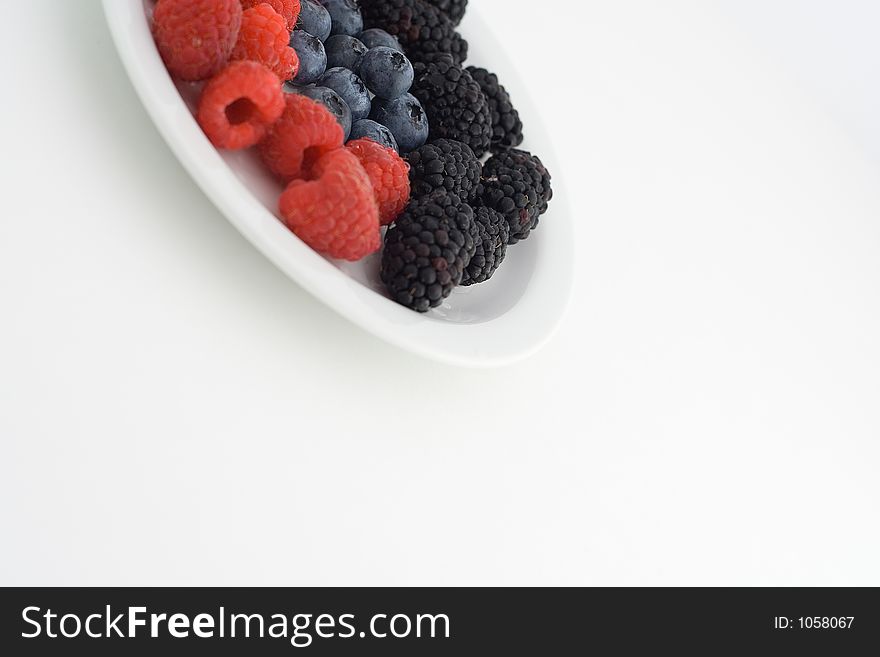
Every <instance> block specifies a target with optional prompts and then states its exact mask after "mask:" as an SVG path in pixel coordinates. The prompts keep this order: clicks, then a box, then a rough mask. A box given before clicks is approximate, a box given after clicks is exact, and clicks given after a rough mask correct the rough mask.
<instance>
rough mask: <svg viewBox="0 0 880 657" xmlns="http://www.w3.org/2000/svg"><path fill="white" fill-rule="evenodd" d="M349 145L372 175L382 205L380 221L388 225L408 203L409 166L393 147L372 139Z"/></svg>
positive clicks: (375, 190)
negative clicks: (387, 146)
mask: <svg viewBox="0 0 880 657" xmlns="http://www.w3.org/2000/svg"><path fill="white" fill-rule="evenodd" d="M346 148H347V149H348V150H349V151H351V152H352V153H353V154H354V155H355V156H356V157H357V159H358V160H359V161H360V163H361V166H362V167H363V168H364V171H366V172H367V175H368V176H369V177H370V182H371V183H372V185H373V192H374V194H375V195H376V204H377V205H378V206H379V222H380V223H381V224H382V225H383V226H387V225H388V224H390V223H391V222H392V221H394V220H395V219H397V216H398V215H399V214H400V213H401V212H403V209H404V208H405V207H406V204H407V203H408V202H409V165H408V164H407V163H406V162H404V161H403V159H402V158H401V157H400V155H398V154H397V153H396V152H395V151H394V149H391V148H385V147H384V146H382V145H380V144H377V143H376V142H374V141H373V140H372V139H357V140H355V141H350V142H348V144H347V145H346Z"/></svg>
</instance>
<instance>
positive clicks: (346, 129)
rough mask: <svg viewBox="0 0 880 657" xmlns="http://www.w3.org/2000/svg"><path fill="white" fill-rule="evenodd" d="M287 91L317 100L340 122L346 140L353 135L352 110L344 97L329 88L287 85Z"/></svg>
mask: <svg viewBox="0 0 880 657" xmlns="http://www.w3.org/2000/svg"><path fill="white" fill-rule="evenodd" d="M285 91H288V92H292V93H297V94H299V95H300V96H305V97H306V98H311V99H312V100H317V101H318V102H319V103H321V104H322V105H324V106H325V107H326V108H327V109H328V110H330V113H331V114H332V115H333V116H335V117H336V120H337V121H339V125H341V126H342V132H343V133H345V140H346V141H347V140H348V135H349V134H350V133H351V109H349V107H348V104H347V103H346V102H345V101H344V100H342V96H340V95H339V94H338V93H336V92H335V91H333V90H332V89H328V88H327V87H297V86H295V85H285Z"/></svg>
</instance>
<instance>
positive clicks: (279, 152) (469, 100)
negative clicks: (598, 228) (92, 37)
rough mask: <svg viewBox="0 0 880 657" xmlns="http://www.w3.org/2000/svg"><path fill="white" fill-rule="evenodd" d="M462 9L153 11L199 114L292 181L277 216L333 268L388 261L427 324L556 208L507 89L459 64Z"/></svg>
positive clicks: (398, 295) (313, 3)
mask: <svg viewBox="0 0 880 657" xmlns="http://www.w3.org/2000/svg"><path fill="white" fill-rule="evenodd" d="M466 8H467V0H157V2H155V5H154V7H153V13H152V28H153V34H154V37H155V39H156V44H157V47H158V49H159V52H160V54H161V55H162V58H163V60H164V62H165V64H166V66H167V67H168V70H169V72H170V73H171V74H172V75H173V76H174V77H175V78H177V79H179V80H181V81H184V82H190V83H194V84H201V85H203V86H202V88H201V96H200V99H199V103H198V108H197V111H196V118H197V119H198V122H199V124H200V125H201V127H202V129H203V130H204V132H205V134H206V135H207V137H208V139H210V140H211V142H212V143H213V144H214V145H215V146H216V147H217V148H222V149H230V150H238V149H246V148H254V149H255V152H256V153H257V154H258V155H259V157H260V158H261V160H262V161H263V163H264V164H265V166H266V167H267V168H268V169H269V171H271V172H272V174H273V175H275V176H276V177H277V178H278V179H279V180H280V181H281V182H282V183H284V185H285V189H284V191H283V193H282V194H281V197H280V199H279V204H278V209H279V215H280V218H281V220H282V221H283V222H284V224H285V225H286V226H287V227H288V228H289V229H290V230H291V231H293V232H294V233H295V234H296V235H297V236H298V237H300V238H301V239H302V240H303V241H304V242H306V243H307V244H309V246H311V247H312V248H313V249H315V250H316V251H319V252H320V253H322V254H324V255H326V256H328V257H331V258H337V259H344V260H352V261H355V260H361V259H363V258H365V257H366V256H368V255H371V254H373V253H376V252H377V251H380V250H381V251H382V258H381V271H380V277H381V279H382V281H383V283H384V284H385V286H386V288H387V290H388V292H389V295H390V296H391V298H392V299H394V300H395V301H396V302H398V303H400V304H402V305H404V306H406V307H408V308H411V309H413V310H416V311H419V312H427V311H429V310H430V309H431V308H435V307H437V306H439V305H440V304H442V303H443V301H444V300H445V299H446V298H447V297H448V296H449V295H450V294H451V293H452V291H453V290H454V289H455V288H456V287H458V286H467V285H476V284H479V283H484V282H485V281H488V280H489V279H490V278H492V276H493V275H494V274H495V272H496V271H497V270H498V268H499V267H500V266H501V264H502V263H503V262H504V260H505V257H506V255H507V249H508V247H509V246H512V245H515V244H517V243H518V242H520V241H522V240H524V239H526V238H527V237H529V235H530V234H531V232H532V231H533V230H535V228H537V226H538V222H539V219H540V217H541V215H543V214H544V213H545V212H546V211H547V207H548V204H549V202H550V200H551V198H552V196H553V191H552V187H551V179H550V174H549V173H548V172H547V169H546V167H545V166H544V165H543V163H542V162H541V160H540V159H539V158H537V157H535V156H534V155H532V154H530V153H527V152H525V151H522V150H517V147H518V146H520V145H521V144H522V141H523V126H522V122H521V121H520V118H519V114H518V112H517V111H516V109H515V108H514V106H513V104H512V103H511V100H510V96H509V94H508V93H507V91H506V90H505V88H504V87H503V86H502V85H501V84H500V83H499V81H498V77H497V76H496V75H495V74H493V73H490V72H489V71H488V70H486V69H484V68H477V67H473V66H469V67H465V66H464V62H465V60H466V59H467V53H468V45H467V41H465V40H464V39H463V38H462V37H461V35H460V34H459V33H458V31H457V29H456V28H457V26H458V24H459V22H460V21H461V19H462V17H463V16H464V13H465V10H466Z"/></svg>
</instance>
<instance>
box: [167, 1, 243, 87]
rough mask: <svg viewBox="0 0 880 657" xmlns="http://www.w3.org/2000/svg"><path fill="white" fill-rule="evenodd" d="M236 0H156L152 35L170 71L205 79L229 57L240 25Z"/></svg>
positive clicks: (186, 78) (187, 76) (178, 74)
mask: <svg viewBox="0 0 880 657" xmlns="http://www.w3.org/2000/svg"><path fill="white" fill-rule="evenodd" d="M241 16H242V11H241V5H240V4H239V3H238V0H159V2H157V3H156V7H155V9H154V10H153V36H154V38H155V39H156V45H157V46H158V48H159V53H160V54H161V55H162V59H163V60H164V61H165V66H167V67H168V70H169V72H170V73H171V74H172V75H174V76H175V77H178V78H180V79H181V80H187V81H189V82H194V81H196V80H206V79H207V78H209V77H211V76H212V75H214V74H215V73H217V72H218V71H219V70H220V69H222V68H223V67H224V66H225V65H226V62H227V61H228V60H229V55H230V53H231V52H232V49H233V47H234V46H235V41H236V39H237V38H238V32H239V28H240V26H241Z"/></svg>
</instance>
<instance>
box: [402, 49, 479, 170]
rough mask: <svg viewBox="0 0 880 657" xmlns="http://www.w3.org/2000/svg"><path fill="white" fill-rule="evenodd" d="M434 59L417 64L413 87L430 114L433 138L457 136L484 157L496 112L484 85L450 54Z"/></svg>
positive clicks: (431, 136) (453, 137) (458, 139)
mask: <svg viewBox="0 0 880 657" xmlns="http://www.w3.org/2000/svg"><path fill="white" fill-rule="evenodd" d="M430 60H431V61H429V62H427V63H425V62H420V63H418V64H415V81H414V82H413V86H412V88H411V89H410V93H411V94H412V95H413V96H415V97H416V98H418V99H419V100H420V101H421V103H422V107H424V108H425V112H426V113H427V115H428V124H429V125H430V133H429V139H441V138H445V139H455V140H456V141H460V142H462V143H465V144H467V145H468V146H470V147H471V150H473V151H474V155H476V156H477V157H483V155H484V154H485V153H486V152H487V151H488V150H489V147H490V146H491V144H492V115H491V113H490V111H489V102H488V101H487V100H486V96H485V95H484V94H483V91H482V89H480V85H479V84H477V82H476V80H474V78H473V77H471V74H470V73H468V72H467V71H466V70H465V69H463V68H462V67H461V66H459V65H458V64H456V63H455V62H453V61H452V59H451V58H450V57H449V56H447V55H436V56H432V57H431V58H430Z"/></svg>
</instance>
